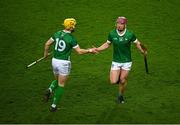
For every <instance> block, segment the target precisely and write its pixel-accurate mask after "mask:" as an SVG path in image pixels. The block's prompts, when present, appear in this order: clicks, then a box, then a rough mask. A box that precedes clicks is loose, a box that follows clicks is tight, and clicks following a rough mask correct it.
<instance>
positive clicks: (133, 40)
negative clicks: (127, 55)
mask: <svg viewBox="0 0 180 125" xmlns="http://www.w3.org/2000/svg"><path fill="white" fill-rule="evenodd" d="M131 42H133V43H136V42H137V38H136V36H135V34H134V33H132V36H131Z"/></svg>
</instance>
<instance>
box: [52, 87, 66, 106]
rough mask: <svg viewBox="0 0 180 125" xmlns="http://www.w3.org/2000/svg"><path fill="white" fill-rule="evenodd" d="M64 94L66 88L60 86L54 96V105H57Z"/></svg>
mask: <svg viewBox="0 0 180 125" xmlns="http://www.w3.org/2000/svg"><path fill="white" fill-rule="evenodd" d="M63 93H64V87H61V86H59V85H58V87H57V88H56V90H55V93H54V96H53V104H55V105H57V104H58V103H59V101H60V99H61V98H62V95H63Z"/></svg>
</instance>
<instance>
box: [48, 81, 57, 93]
mask: <svg viewBox="0 0 180 125" xmlns="http://www.w3.org/2000/svg"><path fill="white" fill-rule="evenodd" d="M57 86H58V81H57V80H54V81H52V83H51V85H50V86H49V89H50V91H51V92H53V91H54V90H55V88H56V87H57Z"/></svg>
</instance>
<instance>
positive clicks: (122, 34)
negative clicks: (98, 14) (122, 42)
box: [116, 29, 126, 36]
mask: <svg viewBox="0 0 180 125" xmlns="http://www.w3.org/2000/svg"><path fill="white" fill-rule="evenodd" d="M116 32H117V34H118V35H119V36H124V34H125V33H126V29H125V30H124V32H123V33H121V34H120V33H119V31H118V30H117V29H116Z"/></svg>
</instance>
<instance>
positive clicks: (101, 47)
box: [96, 41, 111, 52]
mask: <svg viewBox="0 0 180 125" xmlns="http://www.w3.org/2000/svg"><path fill="white" fill-rule="evenodd" d="M110 45H111V44H110V42H109V41H107V42H105V43H103V44H102V45H101V46H100V47H98V48H96V51H98V52H100V51H102V50H105V49H107V48H109V47H110Z"/></svg>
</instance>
